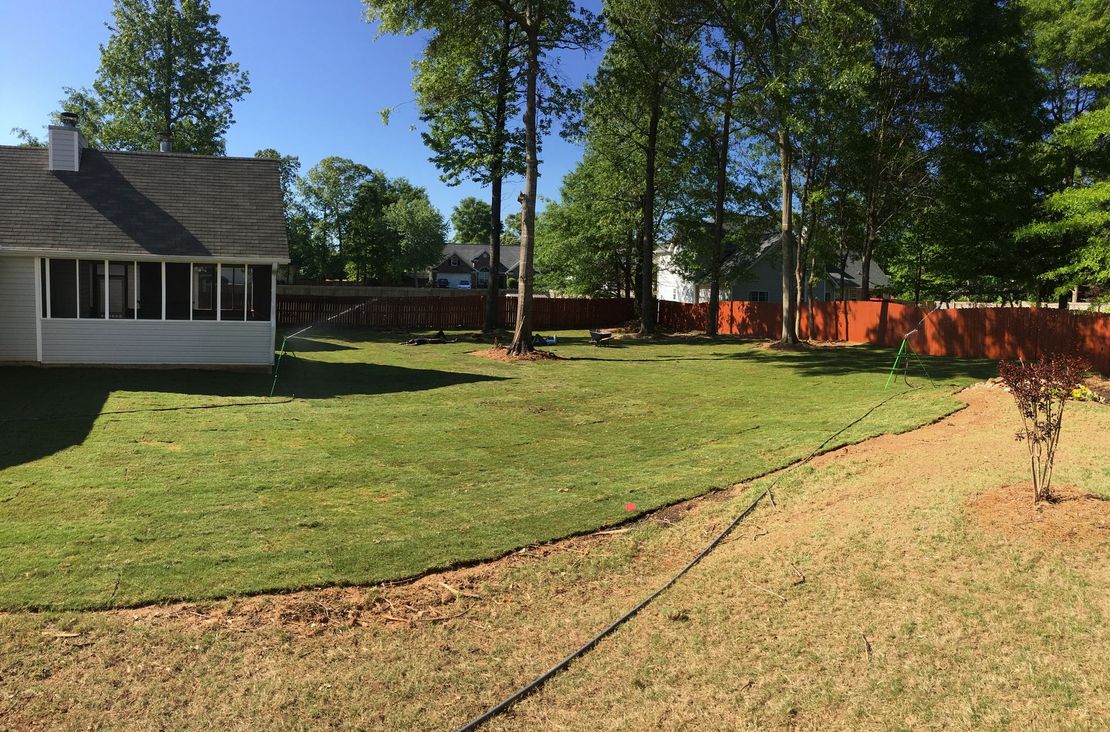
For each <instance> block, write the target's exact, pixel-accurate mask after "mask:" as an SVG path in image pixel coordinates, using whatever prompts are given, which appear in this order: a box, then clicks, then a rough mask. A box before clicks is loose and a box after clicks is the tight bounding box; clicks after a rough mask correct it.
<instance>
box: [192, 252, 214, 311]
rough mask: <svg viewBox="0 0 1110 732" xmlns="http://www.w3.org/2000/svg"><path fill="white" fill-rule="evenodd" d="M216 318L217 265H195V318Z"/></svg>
mask: <svg viewBox="0 0 1110 732" xmlns="http://www.w3.org/2000/svg"><path fill="white" fill-rule="evenodd" d="M215 319H216V265H214V264H194V265H193V320H215Z"/></svg>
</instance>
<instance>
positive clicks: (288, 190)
mask: <svg viewBox="0 0 1110 732" xmlns="http://www.w3.org/2000/svg"><path fill="white" fill-rule="evenodd" d="M254 156H255V157H256V158H266V159H268V160H278V161H280V163H281V166H280V173H279V175H280V176H281V197H282V200H283V201H284V202H285V211H286V214H288V212H289V211H290V209H292V208H293V205H294V203H295V201H294V196H295V195H296V187H297V176H298V174H299V173H300V171H301V159H300V158H299V157H297V156H296V155H282V154H281V153H280V152H278V151H277V150H275V149H274V148H272V147H267V148H263V149H262V150H258V151H256V152H255V153H254Z"/></svg>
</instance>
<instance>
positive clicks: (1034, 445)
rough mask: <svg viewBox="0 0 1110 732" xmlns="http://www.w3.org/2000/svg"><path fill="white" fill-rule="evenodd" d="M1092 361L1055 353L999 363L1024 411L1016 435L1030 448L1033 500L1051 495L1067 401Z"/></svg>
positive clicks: (1004, 379) (1020, 408) (1001, 372)
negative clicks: (1019, 430)
mask: <svg viewBox="0 0 1110 732" xmlns="http://www.w3.org/2000/svg"><path fill="white" fill-rule="evenodd" d="M1087 368H1088V364H1087V363H1086V362H1085V361H1084V360H1083V359H1081V358H1079V357H1077V356H1063V355H1053V356H1049V357H1048V358H1045V359H1043V360H1041V361H1038V362H1036V363H1024V362H1020V361H1003V362H1001V363H1000V364H999V366H998V371H999V373H1000V374H1002V380H1003V382H1005V384H1006V388H1007V390H1009V392H1010V393H1011V394H1013V395H1014V401H1015V402H1017V408H1018V412H1019V413H1020V414H1021V426H1022V431H1021V432H1018V433H1017V435H1016V438H1017V439H1018V440H1024V441H1025V445H1026V447H1027V448H1028V449H1029V468H1030V470H1031V472H1032V474H1033V502H1034V503H1037V502H1039V501H1042V500H1045V499H1048V498H1051V496H1052V493H1051V487H1052V463H1053V460H1054V459H1055V458H1056V445H1057V444H1059V442H1060V427H1061V424H1062V423H1063V419H1064V405H1065V404H1067V401H1068V397H1070V396H1071V395H1072V392H1073V390H1074V389H1076V387H1077V386H1079V385H1080V382H1081V380H1082V378H1083V373H1084V372H1085V371H1086V370H1087Z"/></svg>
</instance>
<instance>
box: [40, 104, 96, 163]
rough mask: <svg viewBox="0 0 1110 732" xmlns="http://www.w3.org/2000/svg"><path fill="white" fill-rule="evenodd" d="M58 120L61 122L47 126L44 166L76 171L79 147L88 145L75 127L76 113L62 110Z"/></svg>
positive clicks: (79, 156)
mask: <svg viewBox="0 0 1110 732" xmlns="http://www.w3.org/2000/svg"><path fill="white" fill-rule="evenodd" d="M58 120H59V122H61V124H57V125H50V127H49V128H47V130H48V131H47V138H46V141H47V142H46V149H47V153H46V160H47V163H46V167H47V168H48V169H49V170H65V171H69V172H71V173H76V172H77V171H79V170H80V169H81V149H82V148H84V147H88V145H87V143H86V142H85V138H84V137H83V136H82V135H81V133H80V131H78V129H77V115H76V113H74V112H62V113H61V114H59V115H58Z"/></svg>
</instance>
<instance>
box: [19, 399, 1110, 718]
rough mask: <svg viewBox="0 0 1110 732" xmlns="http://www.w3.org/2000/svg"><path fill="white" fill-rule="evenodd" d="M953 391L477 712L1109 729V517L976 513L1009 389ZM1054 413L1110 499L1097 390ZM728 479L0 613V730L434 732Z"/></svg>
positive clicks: (1013, 468)
mask: <svg viewBox="0 0 1110 732" xmlns="http://www.w3.org/2000/svg"><path fill="white" fill-rule="evenodd" d="M964 396H965V397H966V398H967V400H968V401H969V403H970V407H969V408H968V409H965V410H963V411H961V412H959V413H957V414H955V415H953V416H951V417H949V418H947V419H945V420H943V421H941V422H939V423H937V424H935V425H932V426H929V427H926V428H923V429H921V430H917V431H914V432H910V433H907V434H903V435H899V436H886V437H880V438H877V439H875V440H871V441H868V442H865V443H862V444H859V445H856V446H853V447H849V448H845V449H843V450H840V451H838V452H836V453H832V454H830V455H827V456H823V457H822V458H819V459H818V460H816V461H815V462H814V463H812V464H811V465H809V466H806V467H805V468H802V469H799V470H796V471H794V472H792V473H790V474H789V475H787V476H786V477H784V478H783V480H782V482H781V483H780V486H779V489H778V490H777V492H776V496H777V499H778V508H777V509H774V508H772V507H770V506H764V507H762V508H760V509H758V510H757V511H756V512H755V513H754V514H753V515H752V516H751V517H749V519H748V520H746V521H745V522H744V523H743V524H741V526H740V527H739V528H738V530H737V531H736V532H735V533H734V534H733V535H732V536H731V537H730V538H729V539H728V540H727V541H726V542H725V543H724V544H723V545H722V546H720V547H719V548H718V549H717V551H715V552H714V553H713V554H711V555H710V556H709V557H708V558H707V559H706V560H705V562H704V563H703V564H702V565H700V566H699V567H697V568H696V569H695V570H694V571H693V572H691V573H690V574H689V575H688V576H687V577H685V578H684V579H683V580H682V581H681V582H680V583H679V584H678V585H676V586H675V587H674V588H672V589H671V590H670V591H668V592H667V593H666V594H664V595H663V596H662V597H661V598H660V599H659V600H658V601H657V602H656V603H655V604H654V605H652V606H650V607H649V608H648V609H647V610H645V611H644V612H643V613H642V614H641V615H640V616H639V617H637V618H635V619H634V620H633V621H631V622H630V623H629V624H628V625H626V626H625V627H623V628H622V629H621V630H619V631H618V632H617V633H616V634H615V635H613V636H612V637H610V638H609V639H607V640H606V641H604V642H603V643H602V644H601V645H600V646H599V647H598V648H597V649H595V650H594V651H593V652H592V653H590V654H589V655H587V656H586V657H585V658H583V659H581V660H580V661H578V662H576V663H575V664H574V665H573V666H572V667H571V668H570V669H569V671H567V672H566V673H564V674H562V675H560V676H558V677H557V678H556V679H554V680H553V681H552V682H551V683H550V684H549V685H548V686H547V687H545V688H544V689H543V690H542V691H540V692H539V693H538V694H536V695H535V696H533V697H531V698H530V699H528V700H526V701H525V702H523V703H522V704H520V705H519V706H518V707H517V708H515V709H514V710H513V711H512V712H511V713H510V714H508V715H506V716H504V717H501V718H500V719H498V720H497V721H495V722H494V723H493V724H492V725H490V729H497V730H508V729H512V730H533V729H654V728H659V729H668V730H670V729H675V730H677V729H699V730H700V729H722V730H723V729H749V728H750V729H757V728H758V729H766V728H802V729H900V728H904V729H916V728H923V727H932V728H998V729H1006V728H1011V729H1018V728H1020V729H1027V728H1046V727H1051V728H1058V727H1071V728H1093V729H1097V728H1105V727H1107V726H1110V630H1108V629H1107V623H1106V618H1107V615H1108V614H1110V565H1108V564H1107V563H1106V561H1105V558H1106V556H1107V551H1108V549H1110V536H1108V535H1107V533H1106V532H1103V533H1100V530H1099V529H1098V528H1097V526H1094V527H1093V528H1092V527H1090V526H1088V527H1087V529H1088V530H1085V531H1083V532H1079V533H1078V534H1077V535H1076V536H1075V537H1069V536H1066V535H1059V534H1055V533H1053V534H1051V535H1046V534H1044V532H1040V533H1038V532H1037V531H1035V530H1034V531H1030V529H1029V525H1028V524H1029V523H1030V522H1036V521H1039V520H1041V519H1040V518H1038V516H1037V515H1035V514H1023V513H1020V512H1018V513H1015V514H1014V516H1015V518H1014V519H1013V521H1010V522H1008V520H1007V519H1005V518H1002V519H999V518H998V515H995V514H997V512H995V514H992V520H991V521H984V520H983V514H982V511H981V504H982V501H983V500H984V499H983V498H982V496H983V495H984V494H989V493H990V492H991V491H996V490H997V489H998V488H999V486H1007V485H1014V484H1017V483H1020V482H1021V481H1022V480H1024V479H1025V475H1024V474H1023V470H1024V461H1023V451H1022V448H1021V446H1020V445H1019V444H1017V443H1015V442H1014V441H1013V439H1012V435H1013V430H1014V427H1013V425H1014V420H1015V419H1016V415H1015V414H1014V413H1013V405H1012V403H1011V402H1010V399H1009V396H1008V395H1006V394H1005V393H1002V392H1001V391H998V390H995V389H988V388H978V389H973V390H969V391H967V392H964ZM1069 410H1070V411H1069V414H1068V416H1067V418H1066V420H1065V434H1064V437H1063V442H1062V444H1061V449H1060V454H1059V464H1058V471H1057V475H1058V478H1057V480H1058V482H1059V484H1060V485H1070V486H1074V487H1075V488H1076V489H1077V490H1082V491H1088V492H1096V493H1101V494H1104V495H1106V494H1110V465H1108V464H1107V461H1106V454H1107V453H1108V451H1110V438H1108V435H1110V409H1106V408H1105V407H1103V406H1099V405H1084V404H1079V405H1073V406H1069ZM750 495H751V491H750V490H748V491H745V490H743V489H739V488H738V489H733V490H732V491H729V492H724V493H721V494H717V495H716V496H714V498H715V500H701V501H697V502H695V503H693V504H689V505H687V506H685V507H683V508H672V509H668V512H667V513H665V514H662V515H660V516H657V517H654V518H652V519H646V520H644V521H642V522H640V523H638V524H635V525H633V526H630V527H629V530H628V531H626V532H624V533H610V534H606V535H603V536H594V537H581V538H578V539H574V540H571V541H568V542H563V543H559V544H556V545H551V546H545V547H539V548H533V549H529V550H526V551H525V552H524V553H522V554H516V555H513V556H511V557H509V558H506V559H504V560H501V561H499V562H496V563H491V564H488V565H481V566H478V567H473V568H470V569H466V570H461V571H459V572H452V573H446V574H443V575H438V576H431V577H427V578H424V579H422V580H420V581H419V582H417V583H415V584H409V585H402V586H394V587H377V588H347V589H333V590H324V591H317V592H305V593H296V594H293V595H286V596H268V597H259V598H247V599H240V600H234V601H223V602H217V603H207V604H202V605H175V606H168V607H155V608H145V609H139V610H129V611H117V612H104V613H64V614H49V615H32V614H7V615H0V727H12V728H17V729H20V728H59V727H60V728H87V727H100V726H108V727H113V726H114V727H127V728H129V729H160V728H199V727H206V728H208V727H214V728H221V729H223V728H226V729H256V728H259V727H265V728H271V729H273V728H278V729H295V728H306V727H313V728H317V727H318V728H336V729H444V728H450V727H453V726H457V725H458V724H460V723H462V722H464V721H466V720H467V719H468V718H470V717H472V716H473V715H475V714H477V713H479V712H480V711H482V710H483V709H484V708H485V707H487V706H489V705H491V704H493V703H495V702H497V701H499V700H500V699H501V698H502V697H503V696H505V695H506V694H508V693H509V692H511V691H512V690H514V689H515V688H516V687H517V686H518V685H520V684H521V683H523V682H525V681H526V680H528V679H529V678H531V677H532V676H533V675H535V674H536V673H538V672H539V671H541V670H543V669H545V668H547V667H548V666H549V665H550V664H551V663H553V662H554V661H555V660H557V659H558V658H561V657H562V656H563V655H565V653H567V652H568V651H569V650H571V649H572V648H573V647H575V646H576V645H577V644H578V643H581V642H582V641H584V640H586V639H587V638H588V637H590V636H591V635H592V634H593V633H595V632H596V631H597V630H598V629H600V628H601V627H603V626H604V625H606V624H607V623H608V622H610V621H611V620H612V619H613V618H614V617H616V616H617V615H618V614H619V613H621V612H623V611H624V610H626V609H627V608H628V607H630V606H631V605H632V604H634V603H635V601H637V600H638V599H639V598H640V597H642V596H643V595H644V594H646V593H647V592H648V591H650V590H651V589H654V588H655V587H656V586H658V585H659V584H661V583H662V582H663V581H664V580H665V579H666V578H667V577H668V576H669V575H670V574H672V573H673V572H674V571H676V570H677V569H678V568H679V567H680V566H681V565H682V564H684V563H685V562H686V561H687V560H688V558H689V557H690V556H691V555H692V553H693V552H695V551H696V550H697V549H698V548H700V546H701V545H703V543H704V542H705V541H706V540H707V539H708V538H709V537H710V536H712V535H713V534H714V533H715V532H716V531H718V530H719V529H720V528H721V527H722V526H723V525H724V524H725V522H727V521H728V520H729V519H730V518H731V516H732V515H734V514H735V513H736V512H737V511H738V510H739V508H741V507H742V506H744V505H746V504H747V502H748V501H749V500H750ZM1090 503H1091V505H1095V504H1098V505H1102V506H1106V505H1107V503H1106V502H1104V501H1091V502H1090ZM1061 505H1064V504H1056V505H1054V506H1049V507H1047V508H1046V509H1045V510H1047V511H1053V510H1055V509H1056V508H1058V507H1059V506H1061ZM1103 518H1105V514H1103V515H1101V516H1100V515H1098V514H1097V513H1096V514H1094V515H1092V516H1089V517H1088V518H1087V519H1084V520H1088V521H1089V522H1094V523H1097V522H1099V521H1101V520H1102V519H1103ZM1048 520H1050V521H1052V520H1056V517H1055V516H1049V517H1048ZM1046 536H1047V539H1046ZM801 577H804V581H801ZM441 585H442V586H441Z"/></svg>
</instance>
